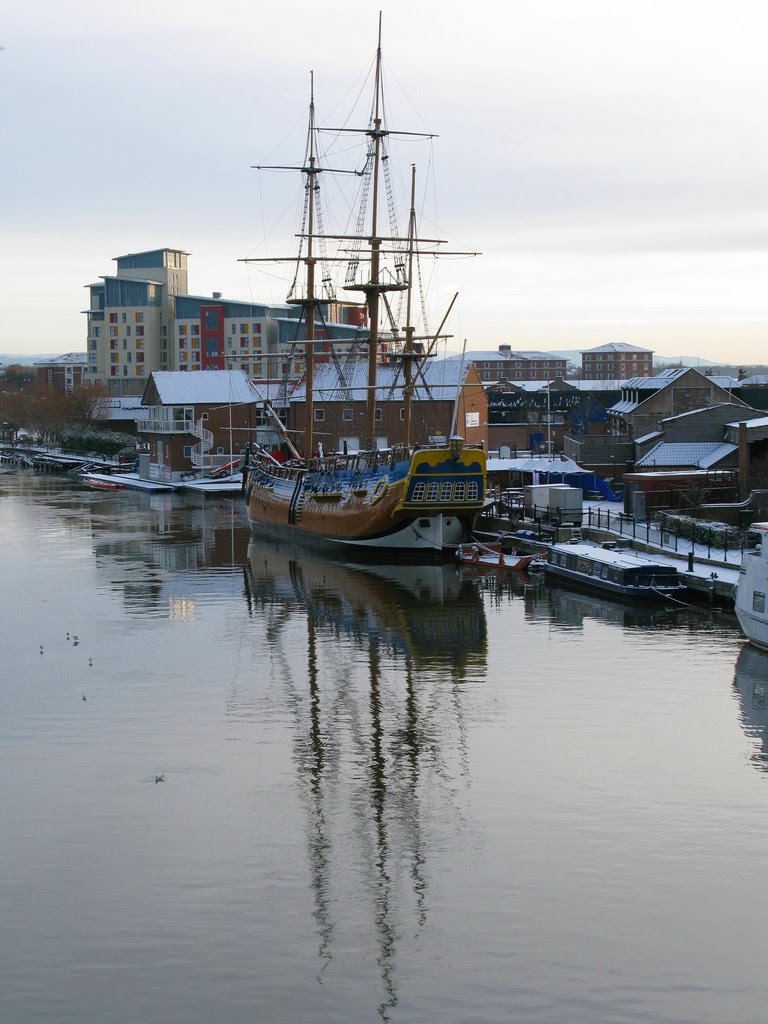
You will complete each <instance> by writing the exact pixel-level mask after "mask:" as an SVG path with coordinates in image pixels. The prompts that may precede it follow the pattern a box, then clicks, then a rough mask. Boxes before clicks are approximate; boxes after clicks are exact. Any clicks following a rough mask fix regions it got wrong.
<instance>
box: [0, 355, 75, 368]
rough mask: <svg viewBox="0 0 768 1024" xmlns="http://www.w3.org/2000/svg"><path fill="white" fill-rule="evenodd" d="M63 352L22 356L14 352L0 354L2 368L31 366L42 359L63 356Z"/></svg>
mask: <svg viewBox="0 0 768 1024" xmlns="http://www.w3.org/2000/svg"><path fill="white" fill-rule="evenodd" d="M63 354H64V353H63V352H36V353H31V352H23V353H21V355H19V354H18V353H13V352H0V366H11V365H12V364H14V363H20V364H21V365H22V366H31V365H32V364H33V363H36V362H37V361H38V360H40V359H55V358H56V356H61V355H63Z"/></svg>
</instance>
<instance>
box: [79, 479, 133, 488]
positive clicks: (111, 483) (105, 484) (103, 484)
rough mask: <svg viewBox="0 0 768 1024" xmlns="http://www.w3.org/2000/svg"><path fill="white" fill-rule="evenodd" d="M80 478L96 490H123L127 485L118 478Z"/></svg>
mask: <svg viewBox="0 0 768 1024" xmlns="http://www.w3.org/2000/svg"><path fill="white" fill-rule="evenodd" d="M80 480H81V482H82V483H83V484H85V486H86V487H91V488H92V489H93V490H95V491H122V490H124V487H125V485H124V484H122V483H120V482H119V481H117V480H104V479H102V478H99V477H91V476H83V477H80Z"/></svg>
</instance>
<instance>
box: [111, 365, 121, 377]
mask: <svg viewBox="0 0 768 1024" xmlns="http://www.w3.org/2000/svg"><path fill="white" fill-rule="evenodd" d="M109 369H110V373H111V375H112V376H113V377H116V376H117V371H118V370H119V369H120V367H119V366H111V367H110V368H109Z"/></svg>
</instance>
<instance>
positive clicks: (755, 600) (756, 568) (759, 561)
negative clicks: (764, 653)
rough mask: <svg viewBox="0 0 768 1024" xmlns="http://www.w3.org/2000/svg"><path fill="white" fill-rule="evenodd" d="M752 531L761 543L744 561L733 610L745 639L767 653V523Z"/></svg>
mask: <svg viewBox="0 0 768 1024" xmlns="http://www.w3.org/2000/svg"><path fill="white" fill-rule="evenodd" d="M750 529H751V530H754V531H755V532H756V533H758V534H759V535H760V537H761V543H760V545H759V547H758V548H757V550H755V551H748V552H746V553H745V555H744V557H743V559H742V561H741V570H740V572H739V579H738V581H737V583H736V593H735V599H734V610H735V612H736V618H737V619H738V620H739V625H740V626H741V630H742V632H743V633H744V635H745V636H746V638H747V639H748V640H750V641H751V642H752V643H753V644H754V645H755V646H756V647H760V648H762V649H763V650H768V604H766V598H768V523H753V524H752V526H751V527H750Z"/></svg>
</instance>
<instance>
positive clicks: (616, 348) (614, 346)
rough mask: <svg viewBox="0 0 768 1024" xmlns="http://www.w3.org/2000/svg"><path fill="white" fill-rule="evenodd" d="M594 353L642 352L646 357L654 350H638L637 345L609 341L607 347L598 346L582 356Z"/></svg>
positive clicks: (587, 350)
mask: <svg viewBox="0 0 768 1024" xmlns="http://www.w3.org/2000/svg"><path fill="white" fill-rule="evenodd" d="M592 352H616V353H619V352H642V353H643V354H645V355H652V354H653V350H652V349H650V348H638V346H637V345H628V344H627V343H626V342H624V341H609V342H608V344H607V345H598V346H597V348H588V349H585V350H584V352H582V355H587V354H591V353H592Z"/></svg>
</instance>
